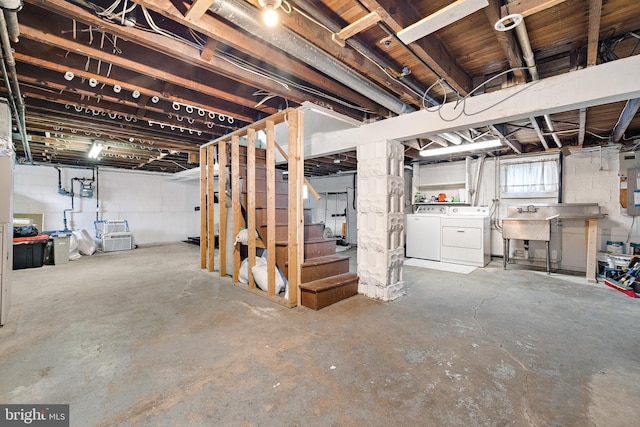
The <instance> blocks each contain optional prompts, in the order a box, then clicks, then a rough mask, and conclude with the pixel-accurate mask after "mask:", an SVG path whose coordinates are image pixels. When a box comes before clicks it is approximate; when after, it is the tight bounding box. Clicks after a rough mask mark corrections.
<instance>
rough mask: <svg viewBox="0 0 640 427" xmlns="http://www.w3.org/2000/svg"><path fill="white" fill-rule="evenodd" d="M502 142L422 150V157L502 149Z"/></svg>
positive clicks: (491, 140)
mask: <svg viewBox="0 0 640 427" xmlns="http://www.w3.org/2000/svg"><path fill="white" fill-rule="evenodd" d="M501 146H502V142H500V140H499V139H487V140H484V141H478V142H474V143H473V144H460V145H450V146H449V147H441V148H433V149H431V150H422V151H420V155H421V156H422V157H435V156H441V155H444V154H455V153H463V152H465V151H473V150H483V149H488V148H496V147H501Z"/></svg>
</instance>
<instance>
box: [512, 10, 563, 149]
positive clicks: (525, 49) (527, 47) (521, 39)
mask: <svg viewBox="0 0 640 427" xmlns="http://www.w3.org/2000/svg"><path fill="white" fill-rule="evenodd" d="M520 19H521V21H520V23H519V24H517V25H516V26H515V30H516V36H517V37H518V43H519V44H520V49H522V57H523V59H524V62H525V63H526V64H527V67H528V68H529V73H530V74H531V80H533V81H536V80H540V76H539V75H538V67H537V66H536V60H535V58H534V56H533V49H531V42H530V41H529V35H528V33H527V27H526V26H525V25H524V18H522V17H520ZM543 117H544V121H545V123H546V124H547V127H548V128H549V131H550V132H551V137H552V138H553V141H554V142H555V143H556V145H557V146H558V148H560V147H562V142H560V138H558V135H557V134H556V130H555V128H554V126H553V122H552V121H551V117H550V116H549V115H548V114H545V115H544V116H543ZM531 120H535V118H532V119H531Z"/></svg>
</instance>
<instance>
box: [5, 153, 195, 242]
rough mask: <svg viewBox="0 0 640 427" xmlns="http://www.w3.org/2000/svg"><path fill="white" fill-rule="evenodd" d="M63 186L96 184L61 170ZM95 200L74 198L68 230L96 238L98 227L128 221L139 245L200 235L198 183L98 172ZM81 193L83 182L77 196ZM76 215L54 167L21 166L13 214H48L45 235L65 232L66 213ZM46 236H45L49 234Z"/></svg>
mask: <svg viewBox="0 0 640 427" xmlns="http://www.w3.org/2000/svg"><path fill="white" fill-rule="evenodd" d="M60 170H61V172H62V174H61V175H62V186H63V188H65V189H66V190H68V191H69V190H71V184H70V181H71V178H76V177H77V178H89V179H90V178H91V170H85V169H72V168H60ZM98 190H99V206H98V208H96V196H97V194H98V192H97V191H94V196H93V197H92V198H80V197H77V196H76V197H75V198H74V207H75V209H74V211H73V212H68V213H67V220H68V228H70V229H85V230H87V231H88V232H89V233H90V234H91V235H93V234H94V225H93V222H94V220H95V219H96V210H97V212H98V218H99V219H104V220H127V222H128V223H129V228H130V230H131V233H132V235H133V240H134V243H135V244H147V243H159V242H171V241H180V240H185V239H186V238H187V237H188V236H197V235H199V233H200V212H197V211H195V210H194V208H195V207H196V206H199V205H200V192H199V181H198V180H190V181H176V180H172V179H171V175H169V174H158V173H148V172H138V171H126V170H115V169H100V170H99V187H98ZM79 192H80V185H79V183H78V182H76V183H75V184H74V193H76V194H78V193H79ZM64 209H71V197H70V196H64V195H60V194H58V172H57V170H56V169H55V168H53V167H48V166H31V165H16V169H15V192H14V212H16V213H42V214H44V227H43V228H44V230H62V229H63V227H64V224H63V211H64ZM44 230H41V231H44Z"/></svg>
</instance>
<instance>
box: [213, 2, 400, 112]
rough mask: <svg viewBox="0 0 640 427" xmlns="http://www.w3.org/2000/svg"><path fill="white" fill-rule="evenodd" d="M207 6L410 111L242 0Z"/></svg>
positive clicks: (366, 92) (351, 85) (366, 93)
mask: <svg viewBox="0 0 640 427" xmlns="http://www.w3.org/2000/svg"><path fill="white" fill-rule="evenodd" d="M209 10H210V11H211V12H213V13H215V14H216V15H219V16H220V17H222V18H224V19H226V20H227V21H229V22H232V23H233V24H235V25H237V26H238V27H240V28H242V29H243V30H245V31H248V32H249V33H251V34H253V35H254V36H256V37H258V38H260V39H262V40H264V41H266V42H267V43H270V44H272V45H273V46H275V47H277V48H279V49H281V50H283V51H284V52H286V53H288V54H289V55H291V56H293V57H294V58H296V59H298V60H300V61H302V62H304V63H306V64H309V65H310V66H312V67H314V68H316V69H317V70H319V71H321V72H323V73H324V74H326V75H328V76H330V77H332V78H334V79H336V80H338V81H339V82H341V83H342V84H344V85H345V86H347V87H349V88H351V89H353V90H354V91H356V92H358V93H360V94H362V95H363V96H366V97H367V98H369V99H371V100H372V101H374V102H375V103H377V104H379V105H381V106H383V107H385V108H387V109H388V110H390V111H392V112H394V113H396V114H404V113H408V112H411V111H413V108H411V107H409V106H408V105H406V104H404V103H403V102H402V101H400V100H398V99H397V98H395V97H393V96H391V95H389V94H388V93H387V92H385V91H383V90H381V89H380V88H378V87H377V86H375V85H374V84H373V83H371V82H370V81H368V80H366V79H364V78H363V77H362V76H360V75H358V74H357V73H355V72H354V71H352V70H351V69H349V68H348V67H346V66H345V65H343V64H342V63H340V62H339V61H338V60H336V59H335V58H333V57H332V56H331V55H329V54H327V53H325V52H324V51H322V50H320V49H318V48H317V47H316V46H314V45H313V44H311V43H309V42H308V41H306V40H305V39H303V38H302V37H300V36H298V35H297V34H295V33H294V32H293V31H291V30H288V29H287V28H284V27H282V26H280V27H278V28H266V27H265V26H264V25H263V24H262V19H261V17H260V14H259V13H258V12H257V11H256V9H255V8H253V7H251V6H249V5H248V4H246V3H245V2H242V1H237V0H215V1H214V2H213V4H212V5H211V7H209Z"/></svg>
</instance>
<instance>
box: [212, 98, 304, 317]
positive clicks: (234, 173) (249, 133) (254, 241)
mask: <svg viewBox="0 0 640 427" xmlns="http://www.w3.org/2000/svg"><path fill="white" fill-rule="evenodd" d="M280 123H286V124H287V126H288V147H289V156H287V155H286V153H284V150H282V148H280V147H279V146H277V144H276V142H275V126H276V125H277V124H280ZM302 126H303V125H302V112H300V111H298V110H296V109H287V110H285V111H281V112H279V113H276V114H274V115H272V116H270V117H268V118H267V119H264V120H261V121H258V122H256V123H253V124H251V125H249V126H246V127H245V128H242V129H239V130H237V131H235V132H232V133H231V134H228V135H225V136H223V137H220V138H218V139H217V140H215V141H212V142H210V143H208V144H205V145H203V146H202V147H201V148H200V168H201V171H200V206H201V212H200V220H201V225H200V235H201V238H200V242H201V248H200V266H201V268H206V269H207V270H208V271H214V261H215V257H214V249H215V248H214V234H215V227H214V224H215V223H216V219H217V220H218V223H219V227H218V229H219V231H218V234H219V239H218V246H219V248H220V249H219V256H218V258H219V262H220V267H219V274H220V276H221V277H224V276H226V275H227V273H230V274H231V278H232V280H233V282H234V283H237V282H238V279H239V270H240V266H241V264H242V263H241V252H240V250H241V247H240V244H234V245H233V250H232V251H231V252H230V253H229V254H227V239H228V238H231V239H235V236H237V235H238V233H239V232H240V230H241V228H242V227H244V226H245V225H246V229H247V251H248V253H247V257H248V260H247V263H248V267H249V268H248V276H249V284H248V286H247V289H248V290H249V291H251V292H254V293H256V294H258V295H261V296H264V297H266V298H268V299H271V300H273V301H276V302H278V303H280V304H282V305H285V306H287V307H295V306H297V305H298V304H299V302H300V284H301V269H302V263H303V262H304V211H303V186H304V184H305V183H306V179H305V178H304V146H303V138H302V135H303V128H302ZM257 131H264V132H265V135H266V140H267V141H266V150H265V151H266V154H264V155H265V156H266V160H265V161H264V162H265V165H264V167H262V166H260V167H257V165H256V163H257V154H256V139H257V138H256V132H257ZM243 139H246V143H247V144H246V145H247V146H246V148H245V147H244V146H241V144H240V141H241V140H243ZM276 149H278V150H280V151H281V153H282V154H283V157H284V158H285V159H286V158H287V157H288V172H289V175H288V176H289V178H288V183H286V188H287V191H288V195H286V196H285V194H284V193H279V192H278V191H276V188H284V187H283V186H284V185H285V182H284V181H282V173H281V172H280V173H279V174H277V173H276V172H279V171H277V170H276V167H275V150H276ZM243 157H244V161H243V159H242V158H243ZM261 158H262V157H261ZM216 159H217V161H218V166H219V167H218V168H216V169H217V170H218V185H217V188H218V194H219V198H218V200H219V206H220V208H219V212H220V214H219V218H216V215H215V213H214V198H215V188H214V164H215V160H216ZM228 167H229V169H230V175H231V176H230V177H228V175H229V172H228V170H227V168H228ZM258 170H260V176H258V173H257V172H258ZM277 176H279V177H280V178H278V180H276V177H277ZM241 178H242V182H241ZM227 182H229V183H230V184H231V185H230V186H227ZM258 182H260V183H261V184H260V185H261V187H260V189H258V188H257V186H256V185H257V183H258ZM307 185H308V183H307ZM262 187H266V193H264V191H265V189H263V188H262ZM228 188H230V191H231V194H230V197H231V209H232V224H230V225H231V230H232V232H233V236H227V235H226V234H227V233H226V232H227V205H226V200H227V197H228V196H229V195H228V194H227V189H228ZM309 188H310V189H311V191H312V193H313V194H314V195H316V194H317V193H316V192H315V190H313V189H312V188H311V186H310V185H309ZM279 191H282V190H279ZM258 193H260V194H258ZM258 196H259V197H260V203H259V207H260V210H261V223H260V224H257V210H258V203H257V200H258V199H257V197H258ZM277 200H279V201H280V202H278V203H285V200H286V207H287V208H286V209H285V207H284V205H282V206H279V207H280V211H281V212H280V213H282V214H286V225H287V233H286V236H287V241H286V242H284V241H283V242H280V243H278V242H277V239H276V229H277V228H278V226H279V224H276V208H277V207H278V206H277ZM243 203H244V208H245V209H246V221H245V217H244V216H243ZM265 207H266V233H265V234H266V236H261V239H258V238H257V237H256V230H257V228H258V227H259V226H261V227H263V228H264V227H265V224H264V220H265V218H264V213H265ZM284 218H285V217H284V216H283V218H282V220H284ZM281 225H282V226H284V222H283V223H282V224H281ZM261 230H262V229H261ZM261 233H262V232H261ZM265 237H266V242H264V241H263V240H262V239H265ZM277 244H278V245H281V246H284V245H285V244H286V248H285V247H282V248H281V249H282V250H283V251H284V255H285V256H286V257H287V259H286V266H285V265H283V266H281V268H284V269H285V270H286V271H287V276H288V289H289V292H288V297H287V298H286V299H285V298H283V297H281V296H279V295H277V294H276V282H277V278H278V276H277V270H276V264H277V263H276V254H277V253H278V248H277ZM258 248H266V249H267V290H266V292H265V291H262V290H260V289H258V288H257V286H256V283H255V278H254V277H253V274H252V267H253V266H255V265H256V257H257V252H256V251H257V250H258ZM285 250H286V251H285ZM227 255H228V256H231V257H232V259H233V263H232V264H233V271H232V272H227V268H226V257H227ZM278 262H280V261H278ZM242 286H243V287H244V285H242Z"/></svg>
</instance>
